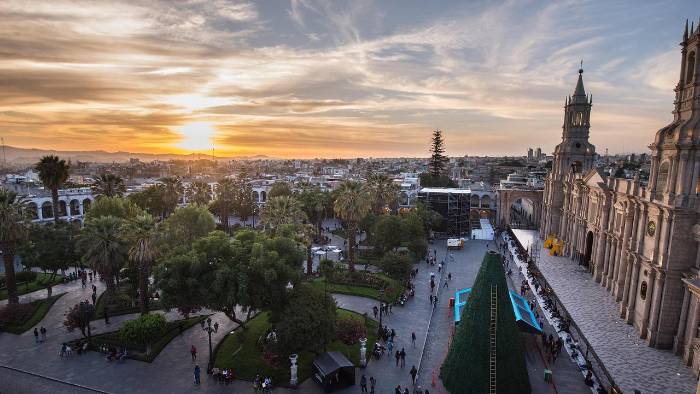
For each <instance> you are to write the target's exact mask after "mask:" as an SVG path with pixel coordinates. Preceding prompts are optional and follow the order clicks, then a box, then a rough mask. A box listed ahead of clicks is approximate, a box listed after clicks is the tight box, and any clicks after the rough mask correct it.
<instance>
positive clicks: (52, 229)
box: [19, 222, 80, 297]
mask: <svg viewBox="0 0 700 394" xmlns="http://www.w3.org/2000/svg"><path fill="white" fill-rule="evenodd" d="M79 231H80V225H79V224H78V223H70V222H58V223H52V224H46V225H44V224H38V223H37V224H34V225H32V226H31V227H30V228H29V238H28V242H25V243H24V244H23V245H22V247H20V249H19V254H20V256H22V264H24V265H25V266H27V267H36V268H40V269H42V270H44V271H49V272H51V274H52V275H51V278H50V280H48V281H47V283H46V289H47V295H48V296H49V297H50V296H51V290H52V284H53V280H54V278H55V276H56V274H57V273H58V271H59V270H66V269H68V267H70V266H71V265H75V262H76V261H78V259H79V257H78V255H77V254H76V253H75V238H76V236H77V234H78V232H79Z"/></svg>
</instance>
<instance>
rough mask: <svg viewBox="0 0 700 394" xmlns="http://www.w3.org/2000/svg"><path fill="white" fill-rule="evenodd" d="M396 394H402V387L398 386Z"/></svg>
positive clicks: (395, 390)
mask: <svg viewBox="0 0 700 394" xmlns="http://www.w3.org/2000/svg"><path fill="white" fill-rule="evenodd" d="M394 394H401V385H398V386H396V388H395V389H394Z"/></svg>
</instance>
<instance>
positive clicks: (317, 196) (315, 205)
mask: <svg viewBox="0 0 700 394" xmlns="http://www.w3.org/2000/svg"><path fill="white" fill-rule="evenodd" d="M324 198H325V196H324V193H322V192H321V189H319V188H318V186H310V187H305V188H303V190H302V192H301V193H300V194H299V196H298V200H299V203H300V204H301V209H302V210H303V211H304V213H305V214H306V217H307V218H308V219H309V222H311V223H312V224H313V225H314V226H316V236H319V235H320V234H321V227H322V226H323V219H325V218H326V207H325V205H324Z"/></svg>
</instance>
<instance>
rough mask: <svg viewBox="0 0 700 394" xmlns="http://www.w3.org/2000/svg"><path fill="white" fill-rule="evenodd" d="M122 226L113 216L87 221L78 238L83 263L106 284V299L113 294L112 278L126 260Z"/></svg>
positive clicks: (120, 220) (121, 222)
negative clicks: (97, 273)
mask: <svg viewBox="0 0 700 394" xmlns="http://www.w3.org/2000/svg"><path fill="white" fill-rule="evenodd" d="M122 225H123V220H122V219H119V218H116V217H114V216H102V217H97V218H93V219H89V220H87V222H86V223H85V228H83V232H82V233H81V234H80V236H79V238H78V249H79V250H81V251H82V255H83V261H84V262H86V263H87V264H88V265H89V266H91V267H92V268H93V269H94V270H95V271H97V272H99V273H100V276H101V277H102V278H103V279H104V280H105V281H106V282H107V296H108V297H111V296H113V295H114V294H115V283H114V278H115V277H116V276H117V275H118V274H119V270H120V269H121V268H122V267H123V265H124V262H125V261H126V258H127V248H126V245H125V243H124V240H123V239H122V237H121V235H122V231H121V230H122Z"/></svg>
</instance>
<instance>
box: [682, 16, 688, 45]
mask: <svg viewBox="0 0 700 394" xmlns="http://www.w3.org/2000/svg"><path fill="white" fill-rule="evenodd" d="M686 41H688V20H687V19H686V20H685V31H684V32H683V42H686Z"/></svg>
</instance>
